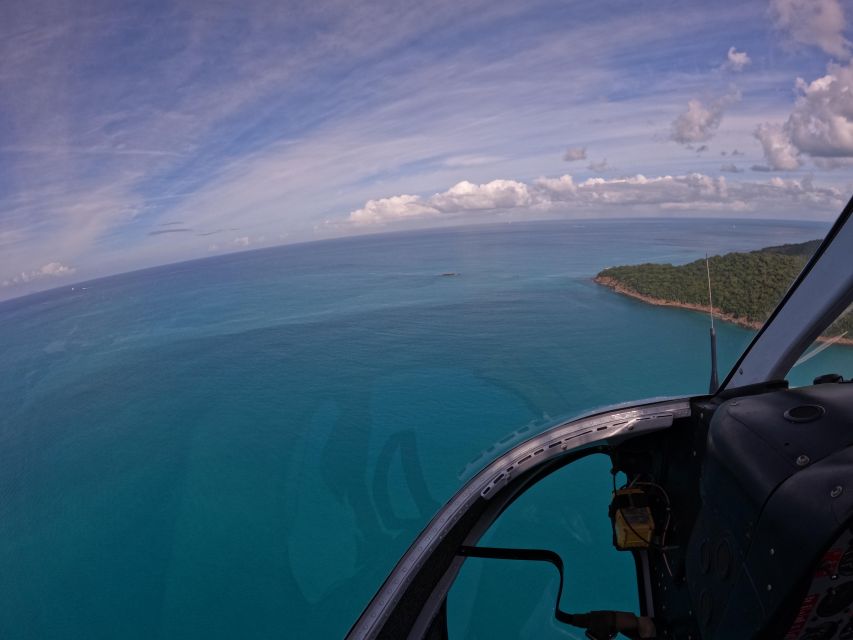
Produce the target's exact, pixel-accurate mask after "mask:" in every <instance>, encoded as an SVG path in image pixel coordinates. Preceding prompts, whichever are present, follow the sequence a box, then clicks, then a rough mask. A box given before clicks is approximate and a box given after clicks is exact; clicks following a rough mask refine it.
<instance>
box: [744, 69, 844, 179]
mask: <svg viewBox="0 0 853 640" xmlns="http://www.w3.org/2000/svg"><path fill="white" fill-rule="evenodd" d="M796 89H797V92H798V97H797V100H796V102H795V104H794V108H793V110H792V111H791V114H790V115H789V116H788V119H787V120H786V121H785V123H784V124H783V125H779V124H763V125H760V126H759V127H758V128H757V129H756V131H755V137H756V138H758V140H759V141H760V142H761V146H762V148H763V149H764V157H765V158H766V159H767V163H768V164H769V165H770V166H771V167H772V168H774V169H779V170H792V169H796V168H798V167H799V166H801V165H802V158H801V155H807V156H810V157H811V158H812V159H813V160H815V163H816V164H817V165H818V166H821V167H829V168H831V167H835V166H840V165H844V164H846V163H847V162H848V161H849V160H850V159H853V61H851V62H849V63H848V64H847V65H839V64H834V63H831V64H830V65H829V66H828V68H827V74H826V75H824V76H822V77H820V78H818V79H817V80H814V81H812V82H806V81H805V80H803V79H802V78H797V82H796Z"/></svg>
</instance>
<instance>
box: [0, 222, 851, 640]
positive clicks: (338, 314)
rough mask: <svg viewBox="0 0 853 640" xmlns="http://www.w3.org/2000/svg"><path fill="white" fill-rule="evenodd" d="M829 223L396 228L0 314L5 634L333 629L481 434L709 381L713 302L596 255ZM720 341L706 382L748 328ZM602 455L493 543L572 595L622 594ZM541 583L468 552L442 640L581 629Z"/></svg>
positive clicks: (702, 246) (678, 258)
mask: <svg viewBox="0 0 853 640" xmlns="http://www.w3.org/2000/svg"><path fill="white" fill-rule="evenodd" d="M825 231H826V225H818V224H807V223H779V222H775V223H769V222H740V221H736V222H732V221H725V222H719V221H708V220H695V221H672V220H666V221H661V220H638V221H632V222H626V221H609V222H603V221H602V222H559V223H557V222H549V223H531V224H511V225H502V226H490V227H476V228H466V229H452V230H441V231H428V232H419V233H409V234H389V235H382V236H371V237H361V238H355V239H348V240H338V241H329V242H322V243H313V244H305V245H295V246H290V247H282V248H276V249H269V250H262V251H255V252H249V253H242V254H236V255H229V256H224V257H218V258H213V259H208V260H202V261H195V262H189V263H183V264H177V265H171V266H167V267H161V268H157V269H151V270H146V271H141V272H135V273H130V274H124V275H121V276H115V277H110V278H105V279H101V280H97V281H93V282H90V283H85V284H83V285H82V286H81V285H75V286H74V287H73V288H72V287H71V286H66V287H63V288H62V289H57V290H54V291H50V292H47V293H41V294H36V295H32V296H28V297H26V298H21V299H18V300H12V301H7V302H5V303H2V304H0V365H2V370H3V375H2V377H0V602H2V603H3V606H2V607H0V637H2V638H8V639H17V638H39V639H50V638H234V637H241V638H269V637H323V638H325V637H329V638H333V637H341V636H342V635H343V634H344V633H345V632H346V631H347V629H348V628H349V626H350V624H351V623H352V622H353V621H354V619H355V618H356V617H357V615H358V613H359V612H360V611H361V609H362V608H363V606H364V605H365V604H366V602H367V600H368V599H369V598H370V596H371V595H372V594H373V592H374V591H375V590H376V588H377V587H378V586H379V585H380V584H381V582H382V580H383V579H384V577H385V576H386V575H387V573H388V571H389V570H390V569H391V567H392V566H393V565H394V563H395V561H396V560H397V559H398V557H399V556H400V555H401V554H402V552H403V551H404V550H405V549H406V547H407V546H408V544H409V543H410V542H411V541H412V539H413V538H414V536H415V535H416V534H417V532H418V531H419V530H420V528H421V527H422V526H423V525H424V524H425V523H426V521H427V520H428V519H429V518H430V517H431V515H432V514H433V513H434V511H435V509H437V508H438V507H439V506H440V504H441V503H443V502H444V501H445V500H446V499H447V498H448V497H450V495H452V493H453V492H454V491H455V490H456V489H457V488H458V487H459V486H460V485H461V484H462V482H463V481H464V480H465V479H467V478H468V477H470V476H471V475H472V474H473V472H474V471H476V468H475V467H476V464H475V465H474V466H471V465H469V466H467V467H466V465H467V464H468V463H469V461H471V460H472V459H474V458H476V457H477V456H478V454H479V452H481V451H483V450H484V449H486V448H487V447H489V446H490V445H491V444H492V443H495V442H497V441H499V440H501V439H503V438H504V437H505V436H506V435H507V434H509V433H512V432H513V431H516V430H518V429H520V428H524V427H528V429H529V430H535V429H539V428H542V427H543V426H544V425H546V424H549V423H551V422H553V421H555V420H557V419H558V418H561V417H568V416H571V415H573V414H577V413H579V412H582V411H586V410H589V409H591V408H594V407H598V406H602V405H606V404H609V403H613V402H620V401H626V400H632V399H640V398H645V397H650V396H659V395H677V394H692V393H703V392H704V391H706V389H707V380H708V354H707V322H708V321H707V317H705V316H703V315H701V314H697V313H693V312H689V311H683V310H677V309H662V308H653V307H649V306H647V305H644V304H642V303H639V302H636V301H633V300H630V299H627V298H624V297H621V296H618V295H616V294H614V293H612V292H611V291H609V290H607V289H604V288H602V287H598V286H596V285H595V284H593V283H592V282H591V280H590V279H591V277H592V276H593V275H594V274H595V273H596V272H597V271H599V270H600V269H601V268H603V267H605V266H610V265H615V264H625V263H634V262H643V261H668V262H674V263H679V262H686V261H689V260H693V259H696V258H698V257H701V256H702V255H704V254H705V252H706V251H707V252H710V253H712V254H714V253H719V252H724V251H731V250H742V249H753V248H759V247H762V246H766V245H770V244H780V243H784V242H796V241H802V240H808V239H812V238H815V237H820V236H822V235H823V233H825ZM445 272H457V273H458V274H459V275H457V276H453V277H445V276H442V275H441V274H442V273H445ZM719 334H720V337H719V340H720V348H721V362H722V363H723V366H722V369H724V370H725V369H726V368H727V365H731V364H732V363H733V362H734V360H735V358H736V356H737V355H738V354H739V353H740V351H741V350H742V349H743V348H744V347H745V346H746V344H747V343H748V341H749V339H750V336H751V334H750V332H749V331H746V330H743V329H740V328H736V327H732V326H726V325H723V326H721V327H720V328H719ZM838 353H839V348H837V347H833V348H830V349H827V350H826V351H825V352H824V353H822V354H821V355H820V356H818V357H815V358H813V359H812V360H810V361H809V362H808V363H807V364H806V365H803V371H802V372H801V374H802V375H803V376H805V377H806V378H808V377H809V376H811V375H812V374H813V373H821V372H823V370H824V369H825V368H827V367H830V365H831V364H833V362H834V361H833V358H838V357H839V356H838ZM830 368H831V367H830ZM835 368H836V369H837V367H835ZM847 373H849V372H847ZM504 446H508V445H504ZM485 461H486V459H483V462H485ZM608 469H609V462H608V461H607V460H606V459H604V458H603V457H601V458H599V459H596V458H591V459H588V460H585V461H584V462H582V463H579V464H577V465H573V466H571V467H569V468H567V470H566V471H565V472H563V473H560V474H556V475H555V476H553V477H551V478H549V479H548V480H547V481H545V482H543V483H541V484H540V485H538V486H537V487H535V488H534V489H533V490H532V491H531V492H530V493H529V494H528V495H527V496H525V497H524V498H522V499H521V500H519V501H518V502H517V503H515V504H514V505H513V506H512V507H511V509H510V510H509V511H508V512H507V513H506V514H505V515H504V516H503V518H502V519H501V520H500V521H499V522H498V523H497V524H496V526H495V529H494V530H493V531H492V532H490V533H489V534H487V541H488V542H490V543H493V544H506V545H532V546H542V547H549V548H553V549H555V550H557V551H559V552H560V553H561V554H563V556H564V558H565V559H566V562H567V565H568V581H569V582H568V585H567V586H568V589H567V591H566V593H565V594H564V599H563V607H564V608H566V609H570V610H586V609H589V608H626V609H635V608H636V602H635V599H636V589H635V587H634V583H633V568H632V567H633V564H632V562H631V560H630V558H629V557H628V556H625V555H620V554H618V553H617V552H615V551H613V550H612V549H611V546H610V540H611V538H610V528H609V521H608V519H607V511H606V505H607V502H608V498H609V490H610V486H611V485H610V483H611V479H610V476H609V473H608ZM412 478H415V480H414V481H413V480H412ZM507 584H511V585H512V588H511V589H508V588H507ZM555 587H556V579H555V575H553V574H552V572H551V571H550V570H549V569H548V568H547V567H545V568H543V567H526V566H524V565H519V563H499V562H495V561H485V560H471V561H469V562H468V563H467V564H466V568H465V569H464V571H463V573H462V575H461V577H460V582H459V584H458V585H457V586H456V587H454V590H453V592H452V594H451V598H450V601H449V612H450V623H451V630H452V632H453V637H469V638H475V637H483V638H486V637H507V638H510V637H531V638H532V637H537V638H539V637H579V636H573V635H571V633H570V632H569V631H568V630H566V629H563V628H561V627H560V626H559V625H557V623H555V622H553V621H552V620H551V617H550V616H551V610H552V608H553V598H554V595H555Z"/></svg>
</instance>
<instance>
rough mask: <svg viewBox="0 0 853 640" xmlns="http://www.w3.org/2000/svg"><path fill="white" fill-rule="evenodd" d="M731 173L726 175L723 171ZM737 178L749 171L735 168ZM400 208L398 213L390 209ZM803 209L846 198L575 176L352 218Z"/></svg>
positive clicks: (781, 183)
mask: <svg viewBox="0 0 853 640" xmlns="http://www.w3.org/2000/svg"><path fill="white" fill-rule="evenodd" d="M723 169H724V170H726V167H724V168H723ZM734 170H735V171H738V172H740V171H742V170H739V169H737V168H734ZM377 202H383V203H385V204H384V205H383V206H384V208H383V209H381V214H379V213H377V214H376V215H372V216H368V215H366V214H364V213H363V212H364V211H365V209H367V208H368V205H370V204H371V203H374V207H373V210H374V211H377V210H378V209H377V207H376V206H375V203H377ZM392 202H393V203H395V205H396V206H391V204H390V203H392ZM802 204H810V205H814V206H817V207H820V208H826V209H834V208H837V207H840V206H841V205H843V201H842V195H841V192H840V191H839V190H838V189H835V188H833V187H816V186H815V185H814V184H813V183H812V181H811V180H810V179H809V178H804V179H802V180H783V179H781V178H778V177H774V178H773V179H771V180H769V181H767V182H728V181H727V180H726V178H724V177H723V176H718V177H713V176H708V175H704V174H701V173H691V174H687V175H680V176H670V175H666V176H657V177H646V176H644V175H636V176H629V177H624V178H612V179H607V178H589V179H587V180H584V181H583V182H580V183H576V182H575V181H574V179H573V178H572V176H571V175H568V174H567V175H563V176H560V177H558V178H544V177H543V178H538V179H537V180H535V181H533V183H532V184H530V185H527V184H524V183H521V182H517V181H514V180H494V181H492V182H489V183H486V184H482V185H475V184H472V183H470V182H461V183H459V184H457V185H456V186H455V187H453V188H451V189H449V190H448V191H446V192H444V193H441V194H436V195H434V196H432V197H431V198H428V199H426V200H422V199H420V198H418V197H417V196H395V197H393V198H384V199H383V200H382V201H370V202H369V203H368V205H366V206H365V208H364V209H359V210H357V211H354V212H352V213H351V214H350V217H349V221H350V222H351V223H357V224H375V223H391V222H395V221H403V220H413V219H419V218H425V217H436V216H446V217H447V216H455V215H461V214H465V213H471V212H474V211H480V212H482V211H496V210H510V209H512V210H516V211H518V212H519V213H520V214H521V215H527V214H528V213H529V212H531V211H536V212H552V213H553V212H558V213H559V212H563V213H569V214H570V213H572V212H574V213H588V212H596V211H607V212H608V213H612V212H613V211H614V209H615V208H619V207H621V208H622V209H623V210H632V209H638V208H639V209H638V210H640V211H644V210H648V207H653V208H654V209H656V210H659V211H667V210H670V211H673V210H675V211H678V210H685V211H691V210H697V211H753V210H756V209H761V208H762V207H764V208H767V209H773V210H774V211H776V210H778V209H782V208H784V207H785V206H786V205H787V206H796V207H797V210H799V211H801V208H800V207H801V205H802Z"/></svg>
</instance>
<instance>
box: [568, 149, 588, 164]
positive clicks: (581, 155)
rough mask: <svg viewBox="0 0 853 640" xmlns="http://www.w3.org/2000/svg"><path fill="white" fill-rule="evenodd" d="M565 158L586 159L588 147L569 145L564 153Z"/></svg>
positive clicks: (571, 159) (570, 160) (573, 159)
mask: <svg viewBox="0 0 853 640" xmlns="http://www.w3.org/2000/svg"><path fill="white" fill-rule="evenodd" d="M563 160H565V161H566V162H576V161H577V160H586V147H569V148H568V149H566V153H564V154H563Z"/></svg>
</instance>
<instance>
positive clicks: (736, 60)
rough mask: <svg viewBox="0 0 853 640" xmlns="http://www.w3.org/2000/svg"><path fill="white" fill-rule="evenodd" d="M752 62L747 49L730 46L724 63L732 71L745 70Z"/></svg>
mask: <svg viewBox="0 0 853 640" xmlns="http://www.w3.org/2000/svg"><path fill="white" fill-rule="evenodd" d="M751 62H752V59H751V58H750V57H749V55H748V54H747V53H746V51H738V50H737V49H735V48H734V47H729V52H728V54H727V55H726V61H725V63H724V64H723V67H725V68H726V69H731V70H732V71H743V70H744V68H745V67H747V66H749V64H750V63H751Z"/></svg>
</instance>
